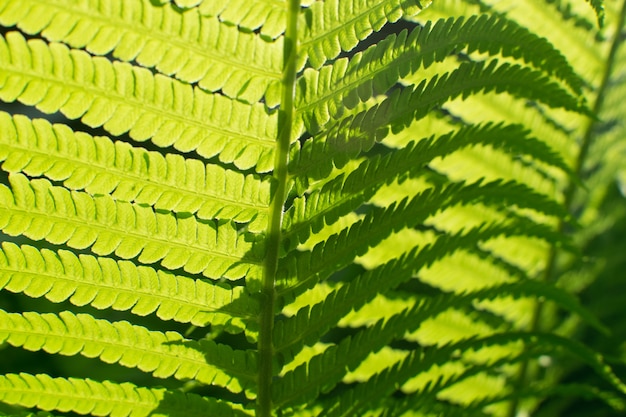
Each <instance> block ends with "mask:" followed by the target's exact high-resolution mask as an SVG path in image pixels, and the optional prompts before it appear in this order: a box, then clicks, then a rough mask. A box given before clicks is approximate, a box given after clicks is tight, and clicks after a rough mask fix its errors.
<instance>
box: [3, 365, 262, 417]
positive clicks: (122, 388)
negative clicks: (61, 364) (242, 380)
mask: <svg viewBox="0 0 626 417" xmlns="http://www.w3.org/2000/svg"><path fill="white" fill-rule="evenodd" d="M0 398H1V399H2V401H4V402H6V403H7V404H15V405H21V406H26V407H30V406H32V405H34V404H39V406H40V408H42V409H44V410H46V411H47V410H58V411H61V412H68V411H72V412H75V413H79V414H93V415H100V416H112V417H118V416H119V417H126V416H148V415H171V416H184V415H188V416H202V415H204V413H206V412H207V411H208V412H211V413H212V415H216V416H247V415H251V414H249V413H247V412H244V411H243V410H242V409H241V407H238V406H237V405H229V404H227V403H225V402H223V401H220V402H218V401H215V400H213V401H211V400H209V399H207V398H201V397H198V396H194V395H193V394H192V395H185V394H182V393H176V392H168V391H166V390H165V389H163V388H144V387H138V386H135V385H133V384H131V383H128V382H125V383H122V384H116V383H113V382H109V381H105V382H97V381H93V380H89V379H85V380H82V379H77V378H70V379H64V378H51V377H49V376H47V375H29V374H25V373H22V374H19V375H18V374H7V375H2V376H0Z"/></svg>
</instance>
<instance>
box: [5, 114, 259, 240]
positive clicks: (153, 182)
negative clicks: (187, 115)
mask: <svg viewBox="0 0 626 417" xmlns="http://www.w3.org/2000/svg"><path fill="white" fill-rule="evenodd" d="M0 123H2V124H3V126H5V134H4V135H3V136H2V138H0V144H2V148H1V149H0V161H4V164H3V165H2V167H3V169H4V170H5V171H7V172H23V173H25V174H27V175H30V176H42V175H43V176H46V177H47V178H49V179H51V180H53V181H63V182H64V185H65V186H66V187H68V188H70V189H73V190H82V189H84V190H85V191H87V192H88V193H89V194H91V195H96V194H111V195H112V197H113V198H114V199H116V200H125V201H129V202H136V203H138V204H148V205H151V206H154V208H155V209H157V210H168V211H174V212H177V213H183V212H189V213H197V216H198V217H199V218H200V219H215V218H218V219H232V220H234V221H236V222H238V223H248V222H250V221H253V220H254V221H253V224H250V225H248V229H249V230H251V231H260V230H264V228H265V225H266V222H267V207H268V205H269V182H268V181H262V180H261V179H260V178H259V177H257V176H255V175H247V176H246V175H243V174H240V173H238V172H236V171H231V170H227V169H224V168H222V167H220V166H219V165H215V164H204V163H202V162H201V161H199V160H195V159H191V158H187V159H183V157H181V156H179V155H171V154H166V155H162V154H160V153H157V152H149V151H146V150H145V149H143V148H137V147H133V146H131V145H129V144H127V143H124V142H116V143H113V142H112V141H111V140H110V139H108V138H106V137H102V136H98V137H93V136H91V135H88V134H86V133H82V132H73V131H72V130H71V129H69V128H68V127H67V126H65V125H61V124H56V125H51V124H50V123H49V122H47V121H46V120H43V119H35V120H30V119H28V118H26V117H24V116H21V115H15V116H10V115H9V114H7V113H4V112H0ZM229 201H230V203H228V202H229Z"/></svg>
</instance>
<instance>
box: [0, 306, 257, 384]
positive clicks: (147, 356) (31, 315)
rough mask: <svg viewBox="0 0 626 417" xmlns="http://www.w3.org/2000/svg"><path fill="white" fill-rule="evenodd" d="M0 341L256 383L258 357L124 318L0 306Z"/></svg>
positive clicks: (155, 370) (204, 378) (162, 374)
mask: <svg viewBox="0 0 626 417" xmlns="http://www.w3.org/2000/svg"><path fill="white" fill-rule="evenodd" d="M0 318H1V320H0V323H2V324H1V325H0V340H1V341H2V342H7V343H9V344H11V345H12V346H16V347H23V348H24V349H27V350H30V351H37V350H44V351H46V352H48V353H56V354H61V355H66V356H72V355H76V354H81V355H83V356H86V357H89V358H94V357H97V358H99V359H100V360H102V361H103V362H106V363H119V364H120V365H123V366H126V367H129V368H138V369H140V370H142V371H143V372H151V373H152V375H153V376H155V377H157V378H168V377H170V376H174V377H175V378H176V379H182V380H186V379H195V380H197V381H198V382H200V383H203V384H207V385H217V386H221V387H225V388H227V389H228V390H230V391H232V392H235V393H239V392H241V391H242V390H244V389H248V388H249V387H251V385H252V384H253V383H254V381H255V372H256V369H255V368H256V358H255V357H254V354H253V353H252V352H250V351H237V350H233V349H232V348H231V347H230V346H227V345H221V344H217V343H215V342H213V341H210V340H203V341H200V342H196V341H192V340H186V339H184V338H183V337H182V336H181V335H180V334H178V333H176V332H166V333H162V332H156V331H150V330H148V329H146V328H145V327H141V326H135V325H131V324H130V323H128V322H126V321H118V322H112V323H111V322H109V321H107V320H97V319H94V318H93V317H92V316H90V315H88V314H78V315H74V314H73V313H71V312H69V311H63V312H61V313H59V314H58V315H56V314H51V313H48V314H39V313H35V312H24V313H21V314H19V313H7V312H5V311H3V310H0Z"/></svg>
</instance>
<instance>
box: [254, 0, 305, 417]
mask: <svg viewBox="0 0 626 417" xmlns="http://www.w3.org/2000/svg"><path fill="white" fill-rule="evenodd" d="M299 12H300V0H289V11H288V14H287V29H286V31H285V36H284V37H283V40H284V44H283V62H284V69H283V77H282V100H281V105H280V108H279V110H278V137H277V138H276V141H277V146H276V154H275V158H274V192H273V196H272V202H271V204H270V213H269V225H268V229H267V252H266V257H265V265H264V270H263V287H262V289H261V317H260V330H259V343H258V347H259V386H258V394H257V416H258V417H271V415H272V408H273V407H272V380H273V377H274V369H273V368H274V367H273V363H274V346H273V342H272V335H273V329H274V314H275V313H274V302H275V297H276V294H275V292H274V287H275V284H276V271H277V269H278V257H279V248H280V241H281V235H282V221H283V210H284V206H285V199H286V194H287V179H288V172H287V167H288V163H289V145H290V143H291V130H292V124H293V113H294V109H293V100H294V95H295V86H296V58H297V44H298V14H299Z"/></svg>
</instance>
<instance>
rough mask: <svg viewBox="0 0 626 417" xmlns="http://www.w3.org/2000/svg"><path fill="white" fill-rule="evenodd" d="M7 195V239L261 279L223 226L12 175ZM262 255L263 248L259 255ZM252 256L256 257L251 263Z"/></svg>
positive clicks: (2, 197) (3, 192)
mask: <svg viewBox="0 0 626 417" xmlns="http://www.w3.org/2000/svg"><path fill="white" fill-rule="evenodd" d="M9 181H10V182H11V185H12V187H13V189H12V191H11V190H9V189H8V188H7V187H5V186H0V187H1V188H0V229H2V231H3V232H4V233H6V234H8V235H13V236H15V235H24V236H27V237H29V238H31V239H33V240H41V239H45V240H47V241H48V242H51V243H54V244H66V245H68V246H70V247H72V248H76V249H84V248H88V247H91V250H92V251H93V252H94V253H96V254H98V255H108V254H111V253H115V255H117V256H119V257H121V258H124V259H131V258H135V257H138V260H139V262H141V263H145V264H151V263H154V262H158V261H161V265H162V266H164V267H165V268H168V269H172V270H173V269H178V268H183V269H184V270H185V271H186V272H189V273H192V274H196V273H203V274H204V275H205V276H207V277H209V278H214V279H219V278H227V279H231V280H236V279H239V278H241V277H243V276H244V275H246V274H248V277H249V278H252V277H255V276H258V274H259V273H260V266H259V262H260V258H259V257H258V256H259V252H256V249H255V250H253V244H252V242H250V241H249V240H247V239H246V236H245V235H243V234H242V235H240V234H238V232H237V229H236V227H235V226H234V225H233V224H232V223H230V222H228V221H199V220H197V219H196V218H194V217H193V216H190V215H177V216H175V215H173V214H172V213H167V212H160V211H153V210H152V209H150V208H149V207H145V206H139V205H133V204H130V203H126V202H120V201H115V200H113V199H112V198H111V197H108V196H98V197H91V196H89V195H87V194H85V193H79V192H69V191H68V190H66V189H64V188H61V187H54V186H52V185H51V184H50V183H49V182H48V181H47V180H33V181H28V180H27V179H26V177H24V176H23V175H21V174H15V175H11V177H10V179H9ZM257 249H260V248H257ZM253 253H256V255H253Z"/></svg>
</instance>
